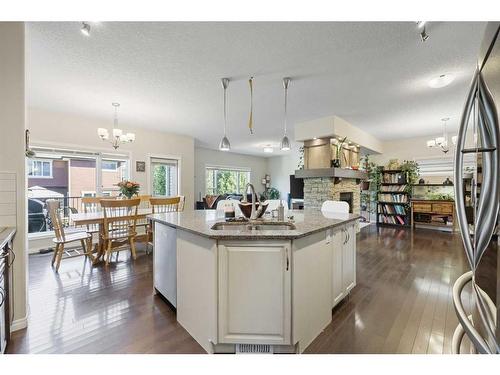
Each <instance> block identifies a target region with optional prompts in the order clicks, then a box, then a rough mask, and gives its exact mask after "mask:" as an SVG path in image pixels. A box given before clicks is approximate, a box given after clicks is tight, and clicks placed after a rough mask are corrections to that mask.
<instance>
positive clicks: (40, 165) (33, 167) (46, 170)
mask: <svg viewBox="0 0 500 375" xmlns="http://www.w3.org/2000/svg"><path fill="white" fill-rule="evenodd" d="M28 177H29V178H52V160H37V159H33V160H30V161H29V164H28Z"/></svg>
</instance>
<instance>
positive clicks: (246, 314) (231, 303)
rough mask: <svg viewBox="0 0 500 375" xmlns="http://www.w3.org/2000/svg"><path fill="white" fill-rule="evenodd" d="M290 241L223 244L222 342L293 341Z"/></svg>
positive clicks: (220, 260) (220, 285)
mask: <svg viewBox="0 0 500 375" xmlns="http://www.w3.org/2000/svg"><path fill="white" fill-rule="evenodd" d="M290 256H291V254H290V245H289V243H288V242H283V243H281V242H278V243H276V242H272V243H252V244H251V246H246V245H242V244H240V243H234V244H230V243H227V244H223V245H219V342H221V343H233V344H236V343H241V344H246V343H260V344H262V343H266V344H289V343H290V341H291V340H290V338H291V317H290V315H291V314H290V312H291V287H290V282H291V277H290V273H291V271H290V265H291V259H290Z"/></svg>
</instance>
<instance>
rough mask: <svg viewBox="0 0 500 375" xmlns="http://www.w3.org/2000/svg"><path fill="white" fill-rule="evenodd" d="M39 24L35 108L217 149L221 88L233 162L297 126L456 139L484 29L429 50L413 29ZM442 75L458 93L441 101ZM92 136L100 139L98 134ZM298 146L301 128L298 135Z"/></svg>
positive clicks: (33, 72)
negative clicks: (116, 115)
mask: <svg viewBox="0 0 500 375" xmlns="http://www.w3.org/2000/svg"><path fill="white" fill-rule="evenodd" d="M91 25H92V32H91V36H90V37H85V36H83V35H82V34H81V33H80V31H79V28H80V24H79V23H78V22H63V23H56V22H47V23H38V22H37V23H29V24H28V29H27V70H28V76H27V97H28V105H29V106H32V107H37V108H44V109H48V110H54V111H61V112H69V113H75V114H81V115H86V116H97V117H102V118H106V119H109V121H110V125H111V120H112V107H111V102H114V101H118V102H120V103H121V108H120V120H121V123H122V124H123V127H124V128H125V127H126V124H129V125H134V126H139V127H145V128H154V129H159V130H164V131H169V132H175V133H181V134H187V135H191V136H193V137H195V138H196V142H197V144H198V145H201V146H204V147H209V148H216V147H217V145H218V142H219V140H220V138H221V136H222V124H223V122H222V88H221V84H220V78H222V77H229V78H230V79H231V82H230V85H229V89H228V119H229V131H228V136H229V139H230V140H231V144H232V147H233V150H234V151H237V152H242V153H253V154H260V155H266V156H268V154H263V151H262V149H261V148H260V147H259V146H263V145H265V144H267V143H273V144H275V145H278V143H279V140H280V138H281V136H282V131H283V130H282V129H283V86H282V78H283V77H285V76H289V77H291V78H292V82H291V84H290V87H289V124H293V123H296V122H301V121H305V120H310V119H315V118H319V117H323V116H328V115H333V114H335V115H337V116H340V117H343V118H344V119H346V120H347V121H349V122H351V123H352V124H353V125H355V126H358V127H359V128H361V129H363V130H366V131H367V132H369V133H371V134H373V135H375V136H376V137H378V138H380V139H384V140H388V139H397V138H407V137H413V136H423V135H437V134H438V133H440V132H441V121H440V119H441V118H442V117H451V120H450V122H449V127H450V128H451V129H453V128H456V125H457V122H458V120H459V116H460V112H461V108H462V104H463V102H464V99H465V95H466V91H467V86H468V84H469V81H470V79H471V76H472V73H473V70H474V66H475V61H476V55H477V53H478V49H479V45H480V42H481V38H482V34H483V31H484V27H485V23H476V22H432V23H429V24H428V25H427V32H428V34H429V35H430V38H429V40H428V41H427V42H425V43H422V42H421V41H420V38H419V35H418V31H417V29H416V27H415V24H414V23H412V22H348V23H342V22H327V23H325V22H323V23H321V22H317V23H313V22H283V23H279V22H270V23H248V22H246V23H201V22H200V23H193V22H190V23H173V22H164V23H138V22H137V23H135V22H133V23H123V22H105V23H92V24H91ZM443 73H453V74H455V75H456V78H455V80H454V82H453V83H452V84H451V85H449V86H447V87H445V88H441V89H431V88H429V86H428V81H429V80H430V79H431V78H433V77H435V76H438V75H440V74H443ZM249 76H254V122H255V134H254V135H253V136H251V135H249V132H248V128H247V123H248V112H249V90H248V82H247V80H248V77H249ZM89 131H93V132H94V131H96V129H93V128H89ZM290 133H291V135H292V136H293V125H291V126H290Z"/></svg>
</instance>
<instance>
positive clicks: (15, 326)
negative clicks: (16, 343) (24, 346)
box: [10, 315, 28, 332]
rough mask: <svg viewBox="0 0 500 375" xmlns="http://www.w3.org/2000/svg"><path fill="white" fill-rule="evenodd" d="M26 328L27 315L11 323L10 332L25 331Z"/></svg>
mask: <svg viewBox="0 0 500 375" xmlns="http://www.w3.org/2000/svg"><path fill="white" fill-rule="evenodd" d="M26 327H28V316H27V315H26V316H25V317H24V318H21V319H16V320H14V321H12V323H11V325H10V331H11V332H15V331H19V330H21V329H25V328H26Z"/></svg>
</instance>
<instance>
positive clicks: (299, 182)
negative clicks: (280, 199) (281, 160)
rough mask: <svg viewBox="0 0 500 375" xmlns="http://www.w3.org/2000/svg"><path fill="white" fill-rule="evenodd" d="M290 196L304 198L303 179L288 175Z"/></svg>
mask: <svg viewBox="0 0 500 375" xmlns="http://www.w3.org/2000/svg"><path fill="white" fill-rule="evenodd" d="M290 198H292V199H304V179H303V178H296V177H295V175H294V174H291V175H290Z"/></svg>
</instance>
